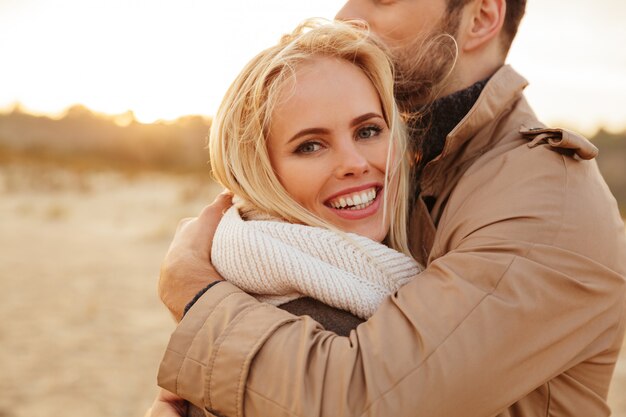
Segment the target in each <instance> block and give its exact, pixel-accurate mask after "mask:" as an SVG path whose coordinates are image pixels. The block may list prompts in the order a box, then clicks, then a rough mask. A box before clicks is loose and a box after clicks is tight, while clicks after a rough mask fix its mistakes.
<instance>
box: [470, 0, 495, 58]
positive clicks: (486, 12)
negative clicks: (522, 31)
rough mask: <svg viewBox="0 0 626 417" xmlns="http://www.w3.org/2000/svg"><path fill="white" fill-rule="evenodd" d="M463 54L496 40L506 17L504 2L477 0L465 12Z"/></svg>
mask: <svg viewBox="0 0 626 417" xmlns="http://www.w3.org/2000/svg"><path fill="white" fill-rule="evenodd" d="M466 13H468V14H469V16H467V17H466V19H465V22H466V26H465V29H464V32H465V33H464V34H463V35H464V37H465V39H464V42H463V45H462V48H463V51H464V52H471V51H474V50H476V49H479V48H481V47H483V46H484V45H486V44H487V43H489V42H491V41H492V40H493V39H495V38H498V37H499V35H500V33H501V32H502V26H503V25H504V20H505V16H506V0H477V1H475V2H474V4H471V5H470V6H469V10H467V11H466Z"/></svg>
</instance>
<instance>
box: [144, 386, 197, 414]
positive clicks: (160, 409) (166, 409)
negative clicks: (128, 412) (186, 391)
mask: <svg viewBox="0 0 626 417" xmlns="http://www.w3.org/2000/svg"><path fill="white" fill-rule="evenodd" d="M188 404H189V403H187V401H185V400H183V399H182V398H180V397H179V396H177V395H175V394H172V393H171V392H169V391H166V390H164V389H161V390H160V391H159V394H158V395H157V397H156V399H155V400H154V403H153V404H152V407H151V408H150V409H149V410H148V411H147V412H146V415H145V416H144V417H185V416H186V415H187V406H188Z"/></svg>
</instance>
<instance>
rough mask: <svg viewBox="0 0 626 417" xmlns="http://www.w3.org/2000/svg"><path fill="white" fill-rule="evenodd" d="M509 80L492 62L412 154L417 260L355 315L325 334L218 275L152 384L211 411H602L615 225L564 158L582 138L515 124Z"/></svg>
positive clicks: (620, 229) (619, 270) (597, 192)
mask: <svg viewBox="0 0 626 417" xmlns="http://www.w3.org/2000/svg"><path fill="white" fill-rule="evenodd" d="M525 85H526V81H525V80H524V79H523V78H522V77H520V76H519V75H518V74H517V73H515V72H514V71H513V70H512V69H511V68H510V67H508V66H505V67H503V68H501V69H500V70H499V71H498V72H497V73H496V74H495V75H494V76H493V77H492V78H491V80H490V81H489V82H488V84H487V86H486V87H485V89H484V91H483V92H482V94H481V96H480V98H479V99H478V101H477V103H476V104H475V106H474V107H473V108H472V110H470V112H469V113H468V114H467V116H466V117H465V118H464V119H463V120H462V121H461V123H460V124H459V125H458V126H457V127H456V128H455V129H454V130H453V131H452V132H451V133H450V135H449V137H448V139H447V142H446V146H445V149H444V151H443V153H442V155H441V156H440V157H438V158H437V159H436V160H434V161H432V162H431V163H430V164H429V165H428V166H427V167H426V168H425V171H424V174H423V180H422V195H423V196H432V197H434V201H435V204H434V205H433V206H432V207H431V208H430V210H427V209H426V207H425V204H424V203H423V201H422V200H421V199H420V200H419V201H418V202H417V203H416V207H415V208H414V210H413V214H412V219H411V227H410V229H411V238H412V250H413V252H414V255H415V256H416V258H417V259H418V260H420V261H422V262H425V263H426V264H427V268H426V270H425V271H424V272H423V273H422V274H421V275H419V276H418V277H416V278H415V279H414V280H413V281H412V282H410V283H409V284H407V285H406V286H404V287H403V288H401V289H400V290H399V291H398V292H397V293H396V294H394V295H393V296H391V297H390V298H389V299H387V300H386V301H385V302H384V303H383V304H382V305H381V307H380V309H379V310H378V311H377V312H376V313H375V314H374V316H373V317H372V318H371V319H370V320H368V321H367V322H366V323H363V324H361V325H360V326H358V328H357V329H356V330H355V331H352V333H351V334H350V336H349V337H339V336H337V335H335V334H333V333H331V332H328V331H324V330H323V329H322V328H321V327H320V326H319V325H318V324H317V323H316V322H314V321H313V320H312V319H310V318H308V317H306V316H304V317H296V316H293V315H291V314H289V313H287V312H285V311H283V310H280V309H278V308H275V307H272V306H269V305H265V304H261V303H259V302H257V301H256V300H255V299H254V298H252V297H251V296H249V295H247V294H245V293H243V292H242V291H240V290H239V289H238V288H236V287H235V286H233V285H231V284H230V283H227V282H225V283H220V284H219V285H217V286H215V287H213V288H212V289H211V290H210V291H208V292H207V293H206V294H205V295H204V296H203V297H202V298H201V299H200V300H199V301H198V302H197V303H196V304H195V305H194V307H193V308H192V309H191V310H190V311H189V313H188V314H187V316H186V317H185V318H184V319H183V321H182V322H181V324H180V325H179V326H178V328H177V329H176V331H175V332H174V334H173V335H172V338H171V341H170V343H169V346H168V348H167V352H166V354H165V357H164V359H163V362H162V364H161V369H160V372H159V384H160V385H161V386H162V387H164V388H166V389H168V390H170V391H173V392H175V393H177V394H178V395H181V396H182V397H184V398H187V399H189V400H191V401H192V402H194V403H196V404H198V405H201V406H202V407H204V408H205V409H207V410H212V412H213V413H215V415H224V416H243V415H245V416H250V417H252V416H265V417H279V416H390V417H391V416H393V417H401V416H426V417H436V416H442V417H459V416H463V417H472V416H476V417H479V416H480V417H489V416H496V415H497V416H524V417H530V416H581V417H597V416H608V415H609V413H610V411H609V409H608V407H607V405H606V401H605V400H606V397H607V392H608V387H609V381H610V379H611V375H612V372H613V369H614V365H615V362H616V358H617V356H618V351H619V349H620V346H621V343H622V341H623V335H624V326H625V316H624V314H625V288H626V285H625V276H626V236H625V233H624V225H623V223H622V220H621V218H620V216H619V213H618V209H617V205H616V202H615V199H614V198H613V197H612V196H611V194H610V192H609V190H608V188H607V186H606V184H605V182H604V181H603V179H602V177H601V175H600V173H599V171H598V167H597V165H596V163H595V162H594V161H585V160H581V159H580V158H579V157H572V156H576V155H574V153H575V154H577V155H578V156H582V157H583V158H592V157H593V156H594V148H593V146H592V145H591V144H589V143H588V142H587V141H586V140H585V139H583V138H580V137H578V136H576V135H571V134H568V133H567V132H565V133H564V132H561V131H559V130H555V131H541V130H529V129H530V128H543V125H541V124H540V123H539V122H538V121H537V120H536V117H535V115H534V114H533V112H532V111H531V109H530V108H529V106H528V105H527V103H526V101H525V99H524V98H523V96H522V90H523V88H524V87H525ZM520 129H523V130H522V131H523V132H524V134H522V133H520ZM531 140H533V141H532V142H531ZM567 148H570V149H569V150H568V149H567ZM435 224H436V227H435Z"/></svg>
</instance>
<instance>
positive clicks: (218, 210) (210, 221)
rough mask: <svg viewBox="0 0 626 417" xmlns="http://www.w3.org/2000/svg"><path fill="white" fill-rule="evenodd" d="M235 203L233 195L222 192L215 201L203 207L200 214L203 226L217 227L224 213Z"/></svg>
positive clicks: (200, 222) (199, 219)
mask: <svg viewBox="0 0 626 417" xmlns="http://www.w3.org/2000/svg"><path fill="white" fill-rule="evenodd" d="M232 205H233V201H232V195H231V194H226V193H221V194H218V196H217V197H216V198H215V200H214V201H213V203H211V204H209V205H208V206H206V207H205V208H203V209H202V211H201V212H200V214H199V215H198V223H199V224H200V227H201V228H203V229H204V228H207V229H215V227H217V223H219V221H220V219H221V218H222V215H223V214H224V213H225V212H226V210H228V209H229V208H230V206H232Z"/></svg>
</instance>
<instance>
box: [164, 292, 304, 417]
mask: <svg viewBox="0 0 626 417" xmlns="http://www.w3.org/2000/svg"><path fill="white" fill-rule="evenodd" d="M297 319H298V318H297V317H296V316H293V315H291V314H290V313H287V312H286V311H284V310H280V309H278V308H276V307H273V306H270V305H268V304H264V303H260V302H259V301H257V300H256V299H255V298H253V297H252V296H250V295H248V294H246V293H245V292H243V291H241V290H240V289H239V288H237V287H236V286H234V285H232V284H231V283H229V282H224V283H221V284H220V285H217V286H215V287H214V288H212V289H211V291H207V292H206V293H205V294H204V295H203V296H202V297H200V299H199V300H198V301H197V302H196V303H195V304H194V305H193V307H191V309H190V310H189V311H188V313H187V314H186V315H185V317H184V318H183V320H182V321H181V322H180V324H179V325H178V326H177V327H176V330H175V331H174V333H173V334H172V336H171V338H170V341H169V344H168V346H167V350H166V352H165V355H164V357H163V360H162V362H161V366H160V368H159V374H158V384H159V386H161V387H163V388H165V389H166V390H168V391H171V392H173V393H175V394H177V395H179V396H181V397H183V398H185V399H186V400H188V401H190V402H191V403H193V404H195V405H197V406H199V407H202V408H204V409H206V410H208V411H210V412H213V413H215V414H222V415H228V416H242V415H243V397H244V393H245V386H246V380H247V376H248V370H249V367H250V363H251V362H252V359H253V358H254V356H255V354H256V353H257V351H258V350H259V348H260V347H261V346H262V344H263V343H264V342H265V340H267V338H268V337H269V336H270V335H271V334H272V333H273V332H274V331H275V330H276V329H277V328H279V327H280V326H281V325H283V324H285V323H288V322H291V321H294V320H297Z"/></svg>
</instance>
